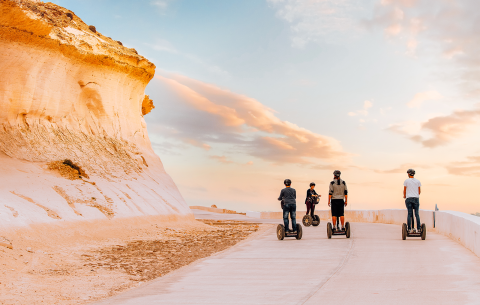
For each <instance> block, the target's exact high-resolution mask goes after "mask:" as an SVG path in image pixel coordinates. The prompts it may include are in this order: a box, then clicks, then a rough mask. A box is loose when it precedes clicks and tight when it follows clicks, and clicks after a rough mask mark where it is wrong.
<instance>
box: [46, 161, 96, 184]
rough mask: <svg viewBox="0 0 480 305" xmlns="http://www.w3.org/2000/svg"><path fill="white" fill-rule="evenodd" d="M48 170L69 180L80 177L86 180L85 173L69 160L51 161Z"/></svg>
mask: <svg viewBox="0 0 480 305" xmlns="http://www.w3.org/2000/svg"><path fill="white" fill-rule="evenodd" d="M48 169H49V170H56V171H58V172H59V173H60V175H62V177H65V178H67V179H70V180H76V179H81V178H82V176H83V177H85V178H88V175H87V173H85V171H84V170H83V169H82V168H81V167H80V166H78V165H76V164H75V163H73V162H72V161H71V160H69V159H65V160H63V161H53V162H50V163H48Z"/></svg>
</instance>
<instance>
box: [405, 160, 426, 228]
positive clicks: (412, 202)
mask: <svg viewBox="0 0 480 305" xmlns="http://www.w3.org/2000/svg"><path fill="white" fill-rule="evenodd" d="M407 174H408V179H407V180H405V182H404V183H403V198H405V205H406V206H407V209H408V217H407V226H408V231H409V232H415V228H414V225H413V210H415V218H416V219H417V231H418V232H420V230H421V225H420V215H419V214H418V209H419V207H420V201H419V197H420V193H421V190H420V187H421V186H422V184H421V183H420V181H418V180H417V179H415V178H414V177H413V176H415V170H413V169H409V170H408V171H407Z"/></svg>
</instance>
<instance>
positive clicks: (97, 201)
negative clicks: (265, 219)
mask: <svg viewBox="0 0 480 305" xmlns="http://www.w3.org/2000/svg"><path fill="white" fill-rule="evenodd" d="M154 73H155V66H154V65H153V64H152V63H150V62H149V61H148V60H147V59H145V58H144V57H142V56H139V55H138V54H137V53H136V51H135V50H133V49H128V48H125V47H123V46H122V45H121V44H119V43H118V42H116V41H114V40H113V39H111V38H109V37H105V36H103V35H101V34H100V33H98V32H93V31H92V30H90V29H89V27H88V25H86V24H85V23H83V21H82V20H81V19H80V18H78V17H77V16H76V15H75V14H74V13H73V12H71V11H69V10H67V9H65V8H62V7H59V6H57V5H54V4H52V3H46V4H44V3H42V2H41V1H28V0H15V1H14V0H0V74H1V77H0V228H1V227H2V226H3V227H12V226H23V225H28V224H31V223H39V222H40V223H45V222H55V221H65V220H89V219H98V218H105V219H110V218H112V217H132V216H142V215H180V216H181V215H184V216H187V217H192V216H191V215H192V214H191V212H190V209H189V208H188V206H187V204H186V203H185V201H184V199H183V198H182V196H181V194H180V193H179V191H178V189H177V187H176V185H175V183H174V182H173V181H172V179H171V178H170V176H169V175H168V174H167V173H166V172H165V170H164V168H163V165H162V162H161V161H160V158H159V157H158V156H157V155H155V153H154V152H153V150H152V148H151V144H150V141H149V138H148V134H147V128H146V124H145V121H144V119H143V114H142V102H143V101H144V99H145V94H144V89H145V87H146V85H147V84H148V82H149V81H150V80H151V78H152V77H153V75H154ZM64 159H69V160H72V161H73V162H74V163H75V164H76V165H78V166H80V167H81V168H82V169H83V170H84V171H85V172H86V174H87V175H88V178H85V177H83V179H77V180H68V179H66V178H64V177H62V176H61V175H60V174H59V173H58V172H56V171H52V170H49V169H48V163H49V162H53V161H61V160H64Z"/></svg>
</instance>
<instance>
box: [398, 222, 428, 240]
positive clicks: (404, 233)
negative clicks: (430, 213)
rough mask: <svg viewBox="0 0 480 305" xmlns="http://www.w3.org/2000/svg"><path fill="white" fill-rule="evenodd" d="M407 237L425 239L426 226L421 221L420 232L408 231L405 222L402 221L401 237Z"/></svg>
mask: <svg viewBox="0 0 480 305" xmlns="http://www.w3.org/2000/svg"><path fill="white" fill-rule="evenodd" d="M407 237H421V238H422V240H425V238H427V227H426V226H425V224H424V223H422V230H421V231H420V232H415V233H413V232H412V233H410V232H408V230H407V224H406V223H404V224H403V225H402V239H403V240H405V239H407Z"/></svg>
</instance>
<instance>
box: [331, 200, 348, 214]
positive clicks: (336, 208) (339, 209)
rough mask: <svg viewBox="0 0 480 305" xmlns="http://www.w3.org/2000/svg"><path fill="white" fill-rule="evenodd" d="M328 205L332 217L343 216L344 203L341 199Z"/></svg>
mask: <svg viewBox="0 0 480 305" xmlns="http://www.w3.org/2000/svg"><path fill="white" fill-rule="evenodd" d="M330 203H331V208H332V217H340V216H344V214H345V201H343V199H332V200H331V201H330Z"/></svg>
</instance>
